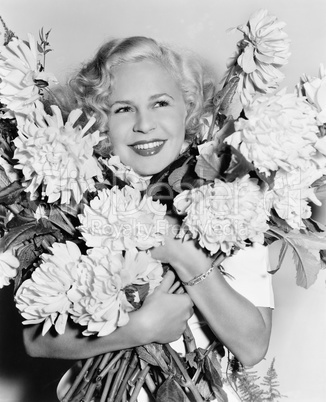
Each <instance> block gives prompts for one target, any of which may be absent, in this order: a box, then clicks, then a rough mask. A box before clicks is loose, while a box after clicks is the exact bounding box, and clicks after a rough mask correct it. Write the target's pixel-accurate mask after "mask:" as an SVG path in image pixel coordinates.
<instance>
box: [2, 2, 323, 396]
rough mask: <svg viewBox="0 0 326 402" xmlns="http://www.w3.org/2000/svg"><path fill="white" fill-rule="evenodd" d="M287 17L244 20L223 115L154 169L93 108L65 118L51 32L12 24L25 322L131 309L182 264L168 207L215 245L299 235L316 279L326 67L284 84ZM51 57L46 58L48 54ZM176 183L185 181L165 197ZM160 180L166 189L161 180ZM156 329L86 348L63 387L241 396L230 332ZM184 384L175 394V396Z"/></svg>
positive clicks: (5, 142)
mask: <svg viewBox="0 0 326 402" xmlns="http://www.w3.org/2000/svg"><path fill="white" fill-rule="evenodd" d="M284 25H285V24H284V23H281V22H279V21H278V20H277V19H276V18H275V17H273V16H270V15H269V14H268V12H267V11H265V10H260V11H258V12H256V13H254V14H253V15H252V16H251V17H250V19H249V21H248V22H247V23H246V24H245V25H242V26H239V27H237V28H236V29H237V30H239V31H240V32H242V34H243V39H242V40H241V41H240V42H239V43H238V48H237V52H236V54H235V56H234V57H233V58H232V60H231V62H230V64H229V66H228V69H227V73H226V76H225V78H224V81H223V85H222V88H221V90H220V91H219V93H218V94H217V96H216V97H215V100H214V101H215V110H214V113H213V114H212V116H206V117H204V118H203V119H202V129H201V131H200V132H199V133H198V135H197V137H196V138H195V139H194V141H193V142H192V143H191V144H189V146H188V147H187V149H186V150H185V151H184V152H183V153H182V154H181V155H180V156H179V158H178V159H177V160H176V161H174V162H173V163H172V164H171V165H170V166H168V167H167V168H166V169H165V170H164V171H163V172H160V173H158V174H156V175H154V176H152V177H140V176H139V175H137V174H136V173H135V172H134V171H133V170H132V169H131V168H130V167H128V166H124V165H123V164H122V163H121V162H120V160H119V158H118V157H117V156H112V157H110V158H104V157H103V156H101V155H100V153H99V152H98V144H99V143H100V142H101V141H102V137H101V135H100V133H99V132H98V131H94V130H92V126H93V124H94V120H93V119H89V121H88V122H87V123H86V124H81V123H80V121H81V115H82V111H81V110H78V109H77V110H73V111H72V112H71V113H70V114H69V116H68V117H67V118H66V119H64V117H63V113H62V111H61V110H60V108H59V107H58V106H56V105H51V104H49V101H48V100H47V93H48V91H49V90H50V89H49V87H50V86H51V85H53V84H55V83H56V79H55V77H54V76H53V75H52V74H49V73H47V72H45V70H44V65H45V55H46V54H47V53H48V52H49V51H51V49H50V47H49V42H48V36H49V32H47V33H44V32H43V30H41V32H40V38H39V42H38V43H37V42H36V40H35V39H34V38H33V37H32V36H31V35H29V38H28V41H23V40H21V39H19V38H17V37H16V36H15V35H14V33H13V32H11V31H9V30H8V29H7V28H6V27H5V31H6V38H5V43H4V45H3V46H1V48H0V77H1V82H0V102H1V104H2V109H1V115H0V183H1V188H0V217H1V219H0V223H1V224H0V230H1V239H0V253H1V254H0V287H3V286H5V285H8V284H9V282H10V281H11V280H13V281H14V282H15V301H16V305H17V308H18V309H19V311H20V312H21V315H22V316H23V318H24V321H23V323H24V324H37V323H38V324H43V334H45V333H46V332H47V331H49V330H50V328H52V327H53V328H54V329H55V331H56V332H57V333H58V334H62V333H64V331H65V328H66V324H67V320H68V317H69V318H70V319H71V320H72V321H73V322H75V323H76V324H78V325H80V326H81V328H82V334H83V335H84V336H105V335H108V334H110V333H112V332H113V331H114V330H115V329H116V328H118V327H120V326H123V325H125V324H126V323H127V322H128V320H129V312H131V311H133V310H135V309H137V308H139V307H140V306H141V304H142V302H143V301H144V299H145V298H146V296H147V295H149V294H150V293H151V292H153V290H154V289H155V288H156V287H157V286H158V284H159V283H160V281H161V280H162V277H163V275H164V271H165V270H166V269H168V267H166V266H164V265H162V264H161V263H160V262H159V261H157V260H155V259H154V258H152V256H151V254H150V249H151V248H152V247H156V246H159V245H161V244H163V241H164V236H165V235H166V233H167V229H168V223H167V221H166V219H165V215H166V214H167V213H169V214H175V215H178V216H180V217H182V225H181V227H180V231H179V233H178V236H179V237H184V238H193V239H195V240H196V241H198V243H199V245H200V246H201V247H202V248H205V249H206V250H208V251H209V252H210V254H211V255H212V256H220V255H223V256H229V255H231V254H232V253H233V252H234V251H236V250H238V249H241V248H244V247H250V246H251V244H252V243H253V242H259V243H265V244H270V243H272V242H273V241H275V240H281V241H282V243H283V246H282V248H281V251H280V257H279V263H278V266H277V267H276V268H275V270H274V272H276V271H277V270H278V269H279V268H280V266H281V264H282V261H283V258H284V255H285V252H286V250H287V248H288V247H289V246H291V247H292V249H293V255H294V259H295V263H296V266H297V283H298V285H300V286H304V287H309V286H310V285H311V284H312V283H313V282H314V281H315V279H316V277H317V274H318V272H319V270H320V269H321V268H323V267H325V262H326V232H325V228H324V226H323V225H322V224H321V223H319V222H317V221H315V220H313V219H312V218H311V206H310V203H311V202H313V203H315V204H316V205H321V201H320V199H321V198H325V189H326V135H325V128H326V103H325V96H324V93H325V90H326V72H325V71H324V69H323V68H322V67H321V69H320V72H319V76H318V77H307V76H304V77H302V78H301V81H300V82H299V83H298V85H297V88H296V91H295V92H294V93H287V92H286V91H285V90H279V89H278V86H279V84H280V82H281V80H282V78H283V74H282V73H281V72H280V70H279V69H280V68H281V67H282V66H283V65H284V64H286V63H287V61H288V57H289V40H288V37H287V35H286V34H285V32H284V31H283V27H284ZM42 57H43V62H42V61H41V58H42ZM167 185H168V186H169V189H170V190H171V192H172V194H173V197H172V198H171V200H169V201H168V202H166V201H164V200H165V199H166V197H165V196H164V190H165V189H166V186H167ZM154 189H155V190H154ZM184 337H185V342H186V344H187V345H188V347H187V354H186V356H185V358H180V357H179V356H178V355H177V353H176V352H175V351H174V350H173V349H172V348H171V346H170V345H159V344H150V345H145V346H142V347H138V348H135V349H128V350H123V351H120V352H117V353H108V354H105V355H101V356H98V357H96V358H92V359H88V360H87V361H84V362H80V365H78V366H75V369H76V370H77V371H78V373H77V375H76V378H75V379H74V381H73V384H72V386H71V388H70V389H69V390H68V391H67V393H66V395H65V396H64V397H63V399H62V401H64V402H68V401H81V400H83V401H85V402H86V401H91V400H98V401H101V402H102V401H103V402H104V401H106V400H112V401H113V400H114V401H120V400H128V401H130V402H132V401H135V400H136V399H137V395H138V393H139V390H140V388H141V387H142V386H143V384H144V382H146V385H147V388H148V389H149V391H150V392H152V393H153V394H155V396H156V399H157V400H158V401H167V400H180V401H181V400H182V401H186V400H189V399H188V396H187V394H189V393H191V394H192V395H193V398H194V399H195V400H196V401H202V400H203V399H205V400H212V399H214V398H216V399H217V400H219V401H225V400H227V397H226V395H225V393H224V391H223V381H222V377H221V369H220V363H219V360H218V358H217V355H216V348H217V345H216V344H212V345H210V347H209V348H208V349H207V350H203V349H200V348H196V346H195V345H194V343H193V339H192V335H191V333H190V332H189V331H186V333H185V335H184ZM173 398H174V399H173Z"/></svg>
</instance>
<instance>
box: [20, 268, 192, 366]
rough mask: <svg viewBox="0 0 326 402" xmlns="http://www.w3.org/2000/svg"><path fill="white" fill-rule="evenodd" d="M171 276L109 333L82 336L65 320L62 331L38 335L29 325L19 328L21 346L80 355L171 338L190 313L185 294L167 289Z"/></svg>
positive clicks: (44, 353)
mask: <svg viewBox="0 0 326 402" xmlns="http://www.w3.org/2000/svg"><path fill="white" fill-rule="evenodd" d="M174 280H175V276H174V274H173V273H172V272H171V271H170V272H168V273H167V274H166V275H165V277H164V279H163V281H162V283H161V285H160V286H159V287H157V288H156V289H155V291H154V292H153V293H152V294H151V295H150V296H148V297H147V298H146V300H145V302H144V304H143V306H142V307H141V308H140V309H139V310H137V311H134V312H132V313H130V314H129V317H130V320H129V322H128V323H127V325H125V326H123V327H119V328H117V329H116V330H115V331H114V332H113V333H111V334H110V335H107V336H103V337H97V336H92V337H87V336H82V335H81V332H82V327H81V326H80V325H77V324H74V323H72V322H69V323H68V324H67V327H66V331H65V333H64V334H62V335H59V334H56V333H54V331H52V332H50V331H49V332H48V333H47V334H46V335H44V336H42V334H41V332H42V327H41V325H29V326H26V327H24V330H23V336H24V344H25V348H26V350H27V352H28V353H29V354H30V355H31V356H34V357H48V358H59V359H84V358H88V357H92V356H96V355H99V354H102V353H107V352H110V351H115V350H120V349H127V348H131V347H134V346H139V345H144V344H147V343H151V342H159V343H168V342H172V341H174V340H176V339H178V338H179V337H180V336H181V334H182V333H183V332H184V330H185V327H186V322H187V320H188V319H189V318H190V316H191V315H192V313H193V307H192V306H193V303H192V301H191V299H190V297H189V296H188V295H187V294H173V293H171V288H172V286H173V283H174Z"/></svg>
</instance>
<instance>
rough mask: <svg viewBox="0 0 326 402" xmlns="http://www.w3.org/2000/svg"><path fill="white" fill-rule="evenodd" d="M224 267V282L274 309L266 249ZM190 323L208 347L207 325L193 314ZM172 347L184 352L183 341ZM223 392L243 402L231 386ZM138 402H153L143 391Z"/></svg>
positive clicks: (239, 254) (231, 260)
mask: <svg viewBox="0 0 326 402" xmlns="http://www.w3.org/2000/svg"><path fill="white" fill-rule="evenodd" d="M222 265H223V267H224V269H225V272H226V273H227V274H228V275H226V276H225V279H226V281H227V282H228V283H229V285H230V286H232V288H233V289H235V290H236V291H237V292H238V293H240V294H241V295H242V296H244V297H245V298H246V299H248V300H249V301H251V302H252V303H253V304H254V305H255V306H257V307H258V306H259V307H270V308H274V294H273V289H272V275H271V274H269V273H268V271H269V270H270V262H269V253H268V248H267V247H264V246H262V245H260V244H258V243H255V244H254V245H253V246H252V247H247V248H245V249H244V250H240V251H238V252H237V253H236V254H235V255H233V256H232V257H230V258H227V259H225V260H224V261H223V264H222ZM188 323H189V326H190V329H191V331H192V333H193V335H194V338H195V340H196V345H197V347H201V348H207V347H208V345H209V343H210V341H209V338H208V337H207V336H206V334H205V332H204V331H203V328H204V327H205V326H206V325H207V324H206V322H205V321H201V320H200V318H199V317H198V316H197V315H196V314H193V316H192V317H191V318H190V319H189V321H188ZM171 346H172V347H173V349H175V350H176V351H177V352H178V353H181V354H184V353H185V349H184V344H183V340H182V338H180V339H179V340H177V341H175V342H173V343H171ZM223 389H224V390H225V391H226V393H227V395H228V399H229V402H233V401H240V400H239V399H238V398H237V396H236V395H235V394H234V393H233V392H232V390H231V389H230V388H229V387H227V386H226V387H223ZM138 402H150V399H149V398H148V396H147V394H146V393H145V392H144V391H141V393H140V394H139V397H138ZM212 402H213V401H212Z"/></svg>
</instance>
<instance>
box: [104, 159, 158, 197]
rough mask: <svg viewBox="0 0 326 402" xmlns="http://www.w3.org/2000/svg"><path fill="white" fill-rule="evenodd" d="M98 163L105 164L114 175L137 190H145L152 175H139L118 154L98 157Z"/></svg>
mask: <svg viewBox="0 0 326 402" xmlns="http://www.w3.org/2000/svg"><path fill="white" fill-rule="evenodd" d="M100 163H102V164H103V165H105V166H107V167H108V168H109V169H110V170H111V171H112V172H113V173H114V175H115V176H116V177H117V178H118V179H120V180H122V181H124V182H125V183H127V184H128V185H129V186H131V187H133V188H136V189H137V190H139V191H142V190H146V189H147V187H148V185H149V182H150V179H151V177H152V176H140V175H139V174H137V173H136V172H135V171H134V170H133V169H132V168H131V167H129V166H126V165H124V164H123V163H122V162H121V161H120V158H119V156H118V155H114V156H111V158H109V159H106V158H105V159H104V158H100Z"/></svg>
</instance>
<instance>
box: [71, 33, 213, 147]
mask: <svg viewBox="0 0 326 402" xmlns="http://www.w3.org/2000/svg"><path fill="white" fill-rule="evenodd" d="M147 59H151V60H154V61H156V62H158V63H160V64H161V65H163V66H164V67H165V68H166V69H167V70H168V71H169V72H170V73H171V75H172V76H173V77H174V78H175V79H176V82H177V83H178V84H179V86H180V88H181V90H182V92H183V97H184V100H185V103H186V107H187V118H186V139H188V140H189V139H191V138H192V136H193V135H195V134H197V133H198V130H199V129H200V125H201V122H200V119H201V117H202V116H203V115H205V114H208V113H209V112H210V110H211V108H212V99H213V96H214V94H215V91H216V80H215V77H214V76H213V74H212V73H211V71H210V70H209V68H208V66H207V65H205V64H204V63H203V62H202V61H201V60H200V59H199V58H198V57H196V56H195V55H194V54H192V53H190V52H189V51H185V50H183V51H181V50H178V51H176V50H174V49H172V47H171V46H167V45H163V44H160V43H158V42H156V41H155V40H154V39H151V38H147V37H143V36H133V37H129V38H124V39H113V40H110V41H109V42H107V43H105V44H104V45H103V46H101V47H100V49H99V50H98V51H97V53H96V54H95V56H94V57H93V59H91V60H90V61H89V62H88V63H86V64H85V65H84V66H83V67H82V68H81V69H80V71H79V72H78V73H77V74H76V75H75V76H74V77H72V78H71V79H70V80H69V86H70V90H71V91H72V93H73V96H74V97H75V99H76V101H77V106H78V107H80V108H82V109H83V110H84V112H85V113H86V115H87V116H88V117H90V116H95V117H96V121H97V123H96V129H99V130H100V131H101V132H107V129H108V128H107V126H108V124H107V122H108V116H109V99H110V93H111V88H112V83H113V82H114V72H113V67H116V66H119V65H121V64H124V63H131V62H139V61H142V60H147Z"/></svg>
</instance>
